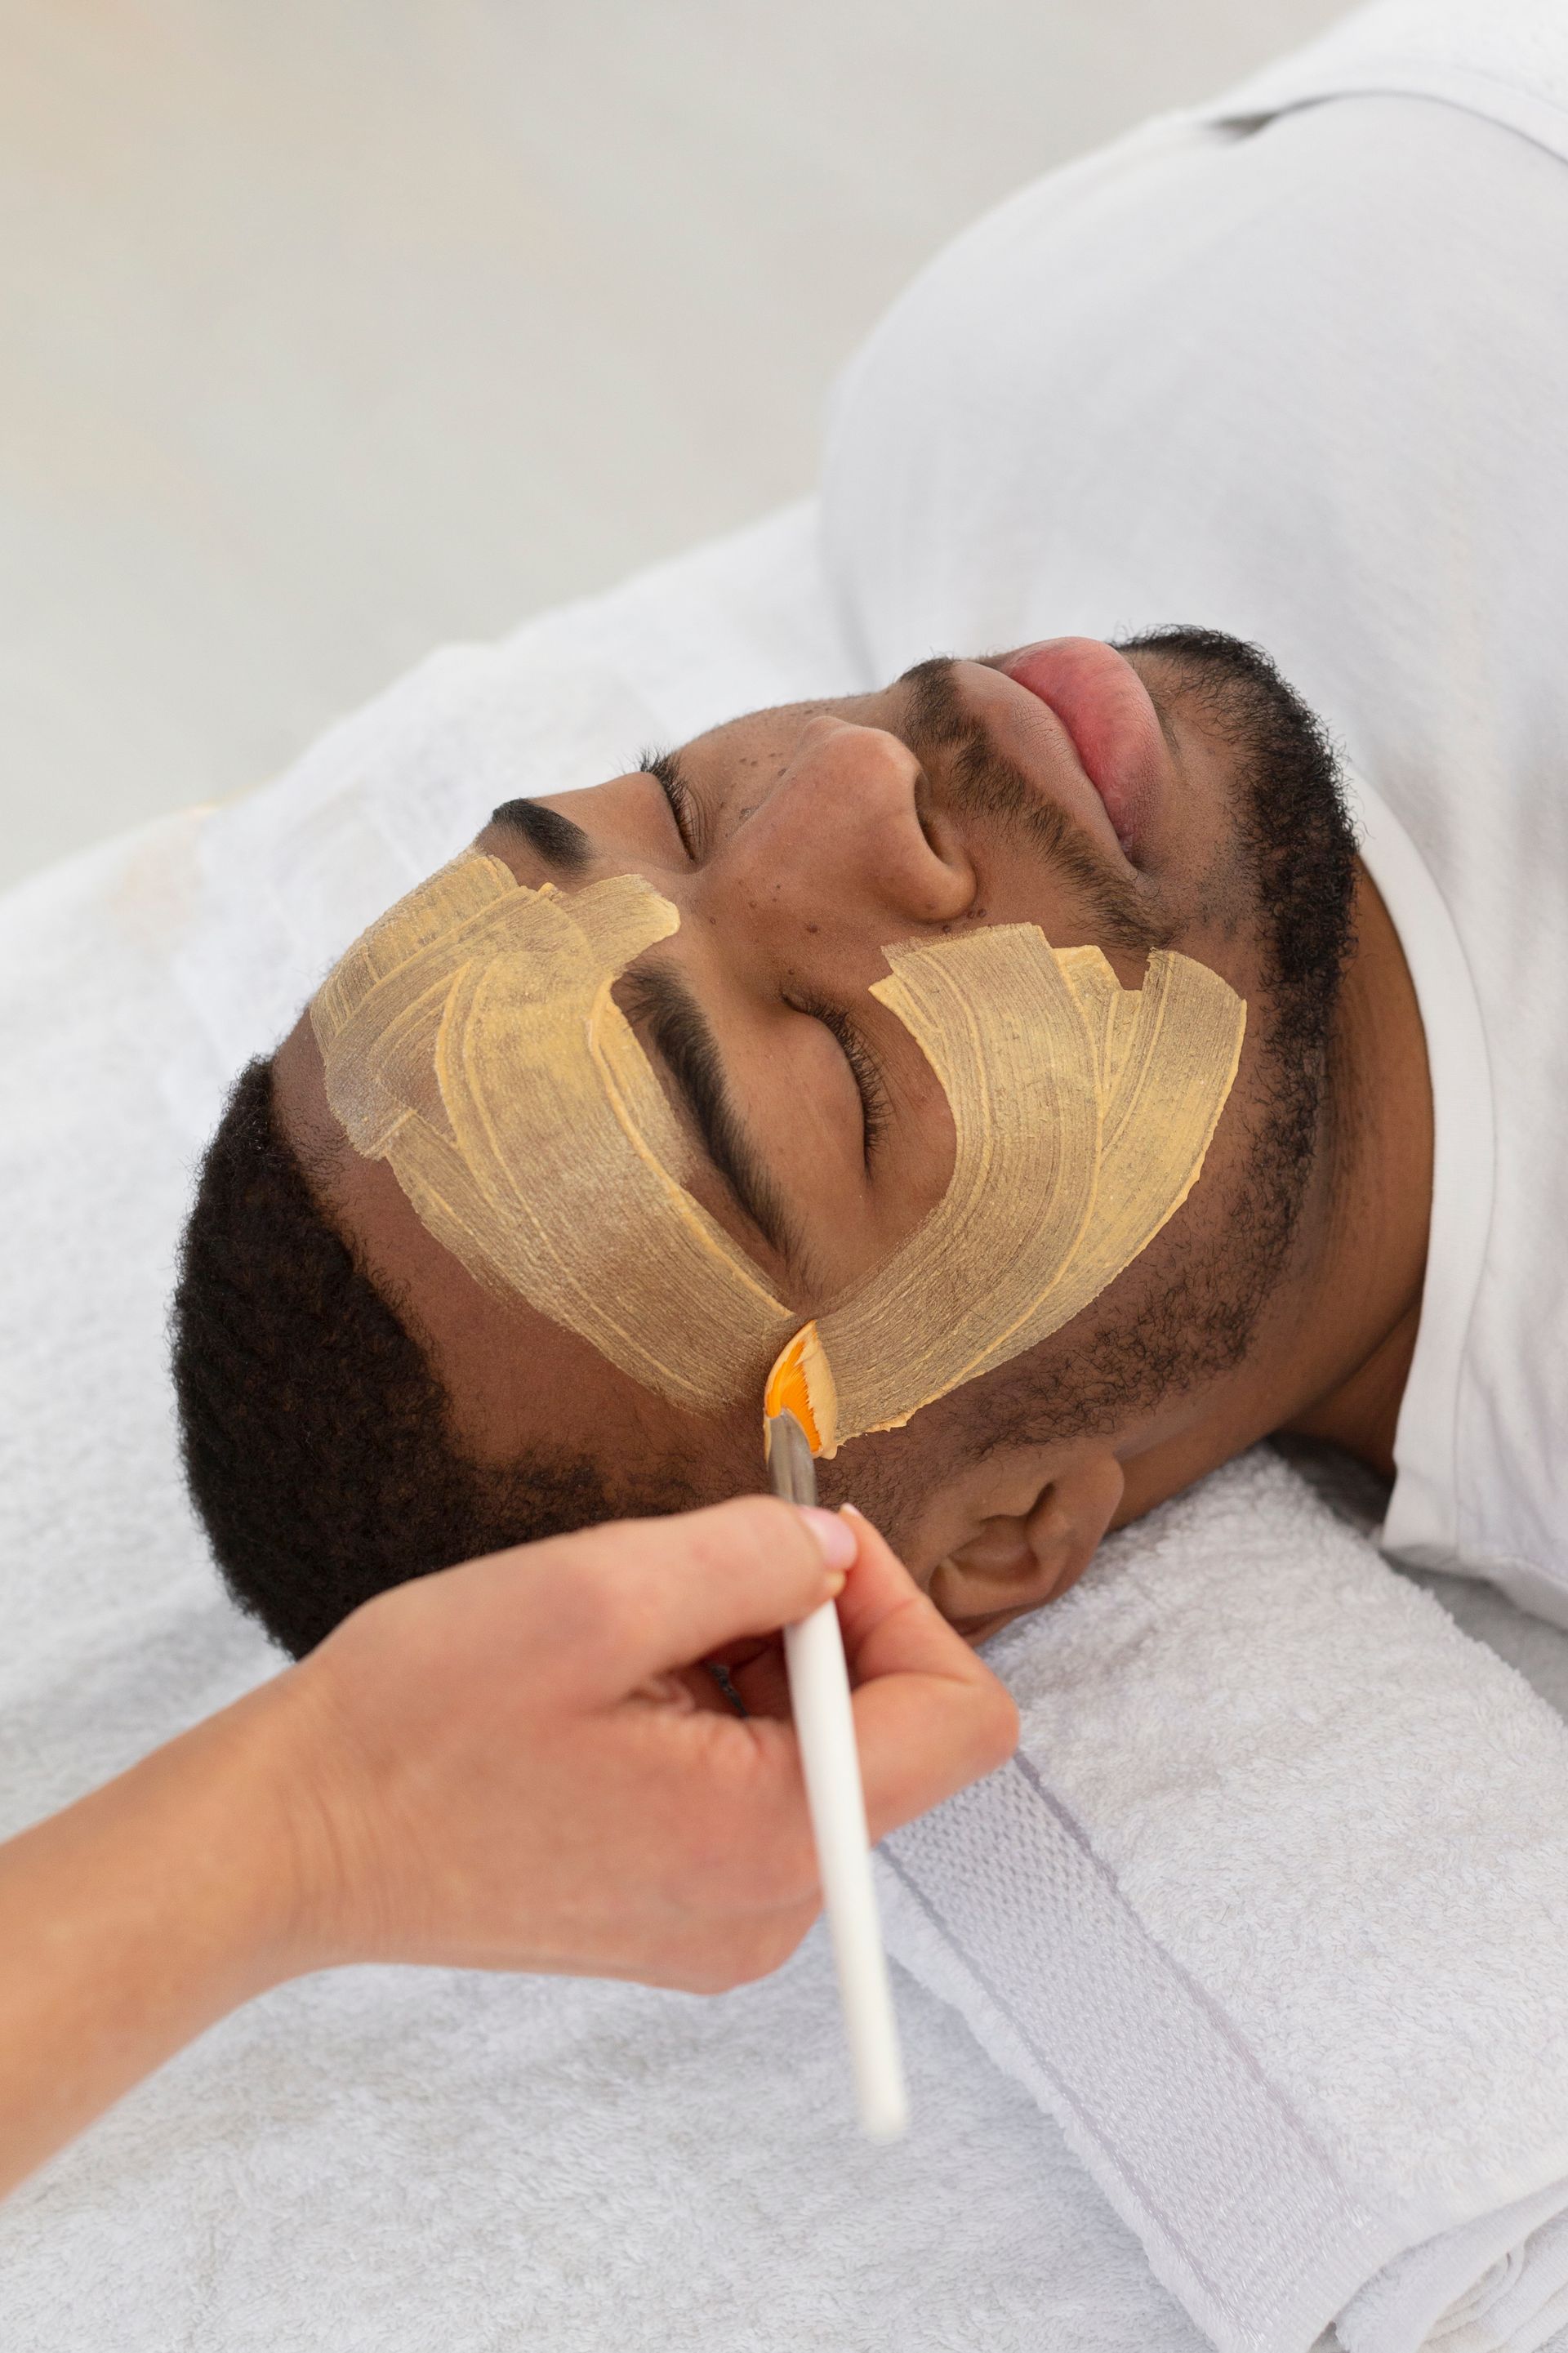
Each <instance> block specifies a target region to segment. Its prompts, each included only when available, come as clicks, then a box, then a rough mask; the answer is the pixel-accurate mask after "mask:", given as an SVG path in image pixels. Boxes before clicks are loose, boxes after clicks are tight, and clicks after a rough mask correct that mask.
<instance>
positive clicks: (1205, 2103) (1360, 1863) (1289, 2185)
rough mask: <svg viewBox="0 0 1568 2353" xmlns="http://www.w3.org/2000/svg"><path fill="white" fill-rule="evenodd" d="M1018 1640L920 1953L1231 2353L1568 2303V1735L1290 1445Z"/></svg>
mask: <svg viewBox="0 0 1568 2353" xmlns="http://www.w3.org/2000/svg"><path fill="white" fill-rule="evenodd" d="M993 1656H994V1662H995V1663H996V1665H997V1666H998V1668H999V1669H1001V1670H1002V1671H1003V1672H1005V1673H1006V1675H1007V1677H1008V1680H1009V1681H1010V1683H1012V1686H1013V1689H1014V1691H1015V1694H1016V1697H1017V1699H1018V1702H1019V1705H1020V1708H1021V1710H1022V1714H1023V1719H1024V1738H1023V1745H1022V1746H1021V1748H1020V1751H1019V1754H1018V1757H1017V1758H1016V1761H1015V1762H1014V1764H1013V1765H1012V1766H1010V1767H1007V1768H1006V1769H1005V1770H1004V1771H1003V1772H1002V1773H1000V1774H997V1775H994V1777H993V1778H991V1779H990V1780H988V1781H987V1782H985V1783H984V1785H982V1786H981V1787H980V1788H977V1789H975V1790H973V1791H972V1792H970V1793H968V1794H967V1795H965V1796H963V1797H961V1798H959V1799H956V1800H955V1801H954V1802H953V1803H952V1805H951V1806H949V1807H947V1808H945V1809H943V1810H942V1812H941V1813H939V1814H937V1815H935V1816H933V1817H931V1819H930V1820H928V1821H926V1822H923V1823H920V1824H916V1825H913V1826H911V1827H910V1829H909V1830H907V1831H902V1832H900V1834H899V1835H898V1836H897V1837H895V1838H894V1839H893V1840H891V1841H889V1850H888V1860H889V1870H888V1872H887V1873H886V1874H885V1879H884V1884H885V1886H886V1888H887V1891H888V1898H889V1921H890V1923H891V1931H892V1935H893V1940H894V1950H895V1951H896V1952H897V1953H898V1954H899V1956H900V1958H902V1959H903V1960H904V1961H906V1962H907V1963H908V1965H909V1966H910V1968H912V1969H914V1970H915V1972H916V1973H917V1974H918V1975H920V1976H921V1978H923V1979H924V1981H925V1982H926V1983H927V1984H929V1985H930V1986H931V1988H932V1989H935V1990H937V1991H939V1992H942V1993H945V1994H946V1995H947V1997H948V1999H949V2000H952V2001H954V2002H956V2003H957V2005H958V2007H959V2008H960V2009H961V2010H963V2013H964V2015H965V2017H966V2018H968V2020H969V2021H970V2023H971V2025H972V2026H973V2028H974V2030H975V2032H976V2034H977V2035H978V2036H979V2038H980V2040H981V2041H982V2042H984V2045H985V2047H986V2049H987V2050H988V2051H989V2052H991V2053H992V2055H993V2057H994V2058H995V2059H996V2060H997V2061H998V2063H1000V2064H1002V2065H1004V2066H1005V2067H1006V2068H1007V2069H1008V2070H1009V2071H1010V2072H1011V2073H1014V2074H1016V2076H1017V2077H1018V2079H1019V2080H1020V2081H1021V2082H1023V2083H1026V2084H1028V2085H1029V2087H1030V2089H1031V2090H1033V2091H1034V2093H1035V2094H1036V2096H1037V2098H1038V2099H1039V2100H1040V2101H1041V2103H1042V2105H1044V2106H1046V2107H1047V2108H1048V2109H1049V2110H1050V2111H1051V2113H1052V2114H1054V2115H1055V2116H1057V2117H1058V2119H1059V2121H1060V2122H1061V2123H1062V2125H1063V2127H1064V2130H1065V2131H1066V2134H1067V2137H1068V2142H1069V2144H1070V2145H1071V2146H1072V2147H1074V2148H1076V2149H1077V2151H1078V2153H1079V2156H1080V2157H1081V2158H1083V2160H1084V2162H1085V2164H1086V2165H1087V2166H1088V2167H1089V2170H1090V2171H1091V2172H1092V2173H1093V2174H1094V2176H1095V2178H1096V2179H1097V2180H1098V2181H1099V2182H1100V2186H1101V2188H1102V2189H1104V2190H1105V2191H1106V2194H1107V2196H1108V2197H1109V2198H1110V2200H1111V2202H1112V2204H1113V2205H1114V2206H1115V2207H1116V2209H1117V2211H1118V2212H1119V2213H1121V2215H1122V2216H1123V2218H1124V2219H1125V2220H1126V2221H1128V2222H1129V2223H1130V2224H1131V2227H1132V2228H1133V2229H1134V2230H1135V2231H1136V2232H1137V2233H1138V2236H1139V2237H1140V2239H1141V2240H1142V2242H1143V2245H1144V2247H1145V2248H1146V2250H1147V2251H1148V2253H1149V2256H1150V2260H1151V2262H1152V2264H1153V2266H1154V2269H1155V2270H1156V2271H1157V2272H1158V2274H1159V2275H1160V2276H1161V2277H1162V2278H1163V2280H1164V2281H1165V2282H1166V2284H1168V2285H1169V2286H1170V2287H1171V2288H1172V2289H1173V2292H1174V2293H1175V2294H1176V2295H1179V2296H1180V2298H1181V2300H1182V2302H1183V2303H1184V2305H1185V2306H1186V2308H1187V2309H1188V2311H1189V2312H1190V2313H1191V2314H1192V2315H1193V2316H1194V2319H1195V2320H1196V2321H1197V2322H1198V2323H1199V2325H1200V2326H1201V2327H1203V2328H1204V2329H1205V2331H1207V2333H1208V2334H1209V2335H1210V2336H1212V2337H1213V2338H1214V2340H1215V2343H1216V2345H1218V2346H1220V2347H1222V2348H1226V2353H1243V2348H1246V2353H1276V2348H1277V2353H1287V2349H1288V2348H1299V2347H1302V2346H1305V2345H1307V2344H1309V2343H1310V2341H1311V2339H1312V2338H1313V2337H1315V2336H1316V2335H1317V2333H1318V2331H1319V2330H1320V2329H1321V2327H1323V2326H1324V2325H1325V2324H1326V2323H1327V2322H1328V2321H1329V2320H1331V2319H1335V2318H1337V2323H1338V2329H1339V2334H1340V2337H1341V2339H1342V2342H1343V2344H1344V2345H1345V2346H1346V2348H1349V2353H1415V2348H1420V2347H1424V2346H1427V2345H1433V2346H1436V2345H1439V2344H1440V2345H1441V2346H1442V2347H1443V2348H1445V2353H1493V2348H1503V2347H1508V2348H1513V2353H1531V2348H1534V2347H1536V2346H1539V2345H1540V2344H1542V2342H1543V2341H1544V2340H1545V2338H1546V2337H1549V2336H1550V2335H1551V2334H1552V2331H1553V2329H1555V2328H1557V2327H1561V2326H1562V2325H1563V2324H1564V2323H1568V1730H1565V1728H1564V1726H1563V1722H1562V1720H1561V1718H1560V1717H1559V1716H1558V1715H1556V1714H1555V1713H1554V1712H1553V1710H1552V1708H1550V1707H1549V1706H1548V1705H1547V1704H1545V1702H1544V1701H1542V1699H1540V1698H1539V1697H1538V1696H1537V1695H1536V1694H1535V1693H1534V1692H1532V1691H1531V1689H1530V1688H1529V1687H1528V1686H1527V1685H1526V1684H1525V1683H1524V1682H1523V1681H1522V1680H1521V1677H1520V1676H1519V1675H1518V1674H1517V1673H1516V1672H1514V1671H1513V1669H1511V1668H1510V1667H1509V1666H1506V1665H1505V1664H1503V1662H1501V1661H1500V1660H1499V1659H1498V1658H1496V1657H1495V1656H1493V1655H1492V1654H1491V1653H1490V1652H1489V1651H1485V1650H1483V1649H1481V1648H1480V1646H1479V1644H1477V1643H1475V1642H1473V1641H1470V1640H1469V1639H1468V1637H1467V1636H1466V1635H1464V1634H1463V1633H1461V1632H1460V1631H1459V1630H1458V1628H1457V1627H1456V1626H1455V1625H1454V1624H1453V1622H1452V1620H1450V1619H1449V1618H1448V1617H1447V1615H1446V1614H1445V1612H1444V1611H1443V1610H1442V1609H1440V1608H1439V1607H1438V1606H1437V1604H1436V1602H1435V1601H1433V1600H1432V1599H1430V1598H1429V1597H1428V1596H1427V1595H1426V1593H1423V1592H1422V1591H1420V1590H1419V1589H1418V1588H1416V1587H1415V1585H1413V1584H1412V1583H1410V1582H1409V1581H1408V1580H1407V1579H1405V1578H1404V1577H1399V1576H1396V1575H1395V1574H1394V1573H1393V1572H1392V1571H1390V1570H1389V1569H1388V1568H1387V1567H1384V1564H1383V1563H1382V1562H1381V1561H1380V1560H1379V1559H1378V1557H1377V1556H1376V1554H1375V1553H1374V1551H1373V1548H1372V1546H1370V1545H1369V1544H1368V1543H1367V1542H1366V1540H1365V1539H1364V1538H1363V1537H1362V1536H1361V1535H1357V1534H1356V1533H1355V1531H1354V1530H1353V1529H1352V1528H1350V1527H1348V1526H1346V1525H1344V1524H1343V1522H1342V1521H1340V1520H1338V1519H1336V1518H1335V1517H1334V1516H1333V1515H1332V1514H1331V1513H1330V1512H1329V1511H1328V1510H1327V1508H1326V1507H1325V1505H1324V1504H1321V1502H1319V1501H1318V1500H1317V1499H1316V1498H1314V1497H1313V1496H1312V1495H1311V1494H1310V1492H1309V1491H1308V1489H1307V1487H1306V1486H1305V1485H1304V1484H1303V1483H1302V1482H1301V1481H1300V1479H1298V1478H1297V1476H1296V1475H1295V1473H1294V1472H1292V1471H1290V1470H1289V1469H1288V1468H1287V1467H1286V1465H1285V1464H1284V1463H1282V1462H1281V1461H1279V1459H1278V1457H1277V1456H1275V1455H1274V1454H1273V1453H1272V1451H1270V1450H1260V1451H1258V1453H1256V1454H1254V1455H1252V1456H1250V1457H1248V1458H1247V1460H1245V1461H1242V1462H1240V1463H1238V1464H1236V1465H1234V1466H1233V1467H1231V1468H1230V1469H1228V1470H1227V1471H1226V1472H1222V1473H1220V1474H1219V1475H1218V1476H1217V1477H1215V1478H1214V1479H1212V1480H1210V1481H1209V1482H1206V1484H1205V1486H1204V1488H1202V1489H1201V1490H1200V1491H1199V1492H1198V1493H1196V1494H1195V1495H1194V1496H1192V1497H1190V1498H1188V1499H1186V1500H1184V1501H1182V1502H1179V1503H1177V1504H1173V1505H1171V1506H1168V1507H1167V1508H1166V1509H1165V1510H1164V1511H1163V1512H1161V1513H1159V1514H1155V1515H1154V1516H1153V1517H1152V1518H1151V1519H1150V1520H1148V1521H1145V1522H1144V1523H1142V1525H1140V1526H1138V1527H1136V1528H1134V1529H1132V1530H1130V1531H1128V1532H1127V1534H1125V1535H1122V1536H1121V1537H1120V1538H1119V1539H1117V1540H1116V1541H1115V1542H1114V1543H1113V1544H1111V1545H1110V1546H1106V1547H1105V1549H1104V1551H1103V1552H1102V1554H1101V1556H1100V1559H1099V1560H1098V1561H1097V1562H1096V1563H1095V1564H1094V1566H1093V1567H1091V1568H1090V1570H1089V1574H1088V1575H1087V1576H1086V1577H1085V1578H1084V1579H1083V1581H1082V1582H1081V1583H1080V1584H1079V1586H1078V1587H1077V1588H1075V1589H1074V1590H1073V1591H1072V1592H1071V1593H1070V1594H1068V1595H1067V1596H1065V1597H1064V1599H1062V1600H1061V1601H1060V1602H1058V1603H1057V1604H1055V1605H1053V1606H1052V1607H1051V1608H1050V1609H1047V1611H1046V1612H1045V1613H1043V1615H1042V1616H1040V1617H1038V1618H1037V1619H1034V1620H1029V1621H1027V1622H1026V1623H1025V1624H1022V1625H1020V1626H1019V1627H1017V1628H1016V1629H1012V1630H1009V1631H1008V1632H1007V1633H1006V1634H1005V1635H1004V1636H1003V1637H1002V1638H1001V1639H1000V1640H999V1641H997V1643H996V1644H995V1645H994V1651H993Z"/></svg>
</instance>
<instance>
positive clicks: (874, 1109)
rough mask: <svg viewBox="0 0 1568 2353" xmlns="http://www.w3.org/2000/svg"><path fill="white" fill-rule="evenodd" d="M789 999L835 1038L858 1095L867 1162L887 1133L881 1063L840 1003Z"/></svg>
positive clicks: (862, 1144)
mask: <svg viewBox="0 0 1568 2353" xmlns="http://www.w3.org/2000/svg"><path fill="white" fill-rule="evenodd" d="M788 1001H789V1002H790V1003H791V1004H792V1005H793V1006H794V1008H795V1011H796V1012H797V1013H805V1014H809V1015H810V1017H811V1018H812V1019H813V1020H814V1021H820V1022H821V1024H822V1026H823V1028H824V1029H827V1030H830V1031H831V1032H832V1034H833V1036H834V1037H835V1038H836V1039H837V1041H838V1046H839V1050H840V1051H841V1052H842V1054H843V1056H844V1059H845V1060H846V1061H847V1063H848V1065H849V1074H850V1076H851V1078H852V1079H853V1080H854V1082H855V1088H856V1092H857V1093H858V1095H859V1097H860V1120H861V1135H862V1141H861V1149H862V1152H863V1154H864V1156H865V1158H866V1161H867V1163H868V1164H869V1162H870V1158H871V1155H872V1154H873V1153H874V1152H875V1151H876V1149H877V1146H878V1145H879V1143H880V1142H881V1140H882V1137H883V1136H884V1135H885V1134H887V1132H888V1119H889V1103H888V1088H887V1082H886V1080H885V1079H884V1078H883V1076H882V1066H881V1064H880V1062H879V1060H877V1057H876V1055H875V1054H874V1053H873V1052H872V1051H871V1049H870V1047H869V1046H868V1044H867V1042H866V1040H865V1039H864V1038H863V1037H862V1036H861V1034H860V1032H859V1030H858V1029H857V1028H856V1027H855V1024H854V1023H853V1021H851V1019H850V1018H849V1016H848V1015H847V1013H846V1012H845V1011H844V1009H843V1008H842V1007H841V1006H837V1005H827V1004H825V1003H823V1002H822V1001H821V1000H820V999H819V998H816V997H792V998H790V999H789V1000H788Z"/></svg>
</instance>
